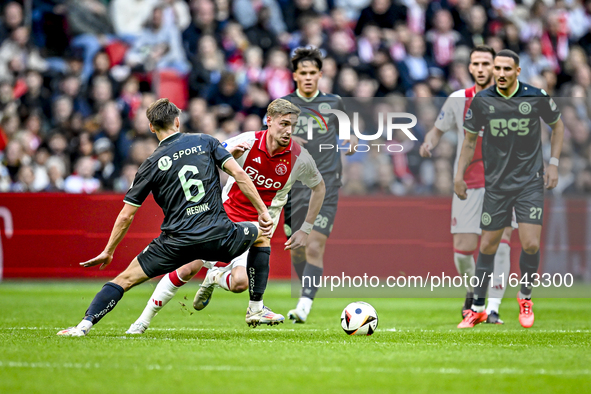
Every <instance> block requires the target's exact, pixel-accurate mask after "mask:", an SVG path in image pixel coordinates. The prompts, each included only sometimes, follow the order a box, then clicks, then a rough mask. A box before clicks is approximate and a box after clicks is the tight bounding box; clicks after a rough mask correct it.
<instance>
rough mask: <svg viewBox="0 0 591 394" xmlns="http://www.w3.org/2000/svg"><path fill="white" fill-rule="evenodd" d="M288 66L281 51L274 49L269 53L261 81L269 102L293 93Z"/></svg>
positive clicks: (286, 59) (287, 60) (287, 61)
mask: <svg viewBox="0 0 591 394" xmlns="http://www.w3.org/2000/svg"><path fill="white" fill-rule="evenodd" d="M288 64H289V59H288V57H287V54H286V53H285V52H283V50H281V49H278V48H276V49H273V50H272V51H271V52H270V53H269V59H268V61H267V66H266V67H265V69H264V72H263V75H264V76H263V79H264V81H265V87H266V89H267V92H269V96H270V98H271V100H275V99H276V98H279V97H283V96H287V95H288V94H290V93H291V92H292V91H293V77H292V71H291V70H290V69H289V68H288Z"/></svg>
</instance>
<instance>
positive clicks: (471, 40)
mask: <svg viewBox="0 0 591 394" xmlns="http://www.w3.org/2000/svg"><path fill="white" fill-rule="evenodd" d="M486 22H487V16H486V10H485V9H484V7H483V6H481V5H480V4H478V5H474V6H472V7H471V8H470V13H469V15H468V19H467V21H466V27H465V28H464V30H463V32H462V35H463V42H464V43H465V44H466V45H467V46H468V47H470V48H472V47H475V46H477V45H484V38H485V37H486V36H488V35H489V34H490V32H489V31H488V30H487V24H486Z"/></svg>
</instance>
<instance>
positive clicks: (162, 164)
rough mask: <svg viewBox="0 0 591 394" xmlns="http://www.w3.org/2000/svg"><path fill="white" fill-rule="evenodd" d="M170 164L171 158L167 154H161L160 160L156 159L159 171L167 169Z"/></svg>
mask: <svg viewBox="0 0 591 394" xmlns="http://www.w3.org/2000/svg"><path fill="white" fill-rule="evenodd" d="M171 166H172V159H171V158H170V157H169V156H162V157H161V158H160V160H158V168H159V169H160V170H161V171H168V170H169V169H170V167H171Z"/></svg>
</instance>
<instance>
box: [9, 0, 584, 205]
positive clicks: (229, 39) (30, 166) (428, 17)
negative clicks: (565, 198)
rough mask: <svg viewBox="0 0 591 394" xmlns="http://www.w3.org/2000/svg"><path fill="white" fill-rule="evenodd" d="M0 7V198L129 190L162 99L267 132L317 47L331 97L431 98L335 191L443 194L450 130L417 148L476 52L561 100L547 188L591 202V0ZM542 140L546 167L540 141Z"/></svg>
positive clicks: (203, 124) (194, 114)
mask: <svg viewBox="0 0 591 394" xmlns="http://www.w3.org/2000/svg"><path fill="white" fill-rule="evenodd" d="M0 4H1V7H2V15H1V21H0V152H1V154H0V191H1V192H9V191H12V192H29V191H31V192H38V191H66V192H70V193H94V192H98V191H116V192H124V191H126V190H127V189H128V188H129V186H130V183H131V181H132V180H133V177H134V175H135V172H136V171H137V169H138V166H139V164H141V163H142V161H143V160H145V159H146V158H147V157H148V156H149V155H150V154H151V153H152V152H153V151H154V149H155V148H156V147H157V145H158V141H157V140H156V138H155V137H154V135H153V134H151V133H150V131H149V128H148V121H147V118H146V116H145V109H146V108H147V106H148V105H149V104H150V103H151V102H153V101H154V100H155V99H156V98H157V97H159V96H167V97H171V96H174V97H178V98H179V99H178V100H176V104H178V105H179V106H180V107H183V109H185V111H184V113H183V122H184V128H183V130H184V131H185V132H202V133H207V134H211V135H214V136H216V137H217V138H218V139H220V140H225V139H227V138H229V137H231V136H233V135H236V134H237V133H240V132H242V131H250V130H260V129H261V128H262V127H264V126H263V121H262V120H263V117H264V114H265V109H266V106H267V105H268V103H269V102H270V101H271V100H273V99H275V98H278V97H281V96H284V95H286V94H288V93H290V92H292V91H293V89H294V84H293V81H292V77H291V70H290V66H289V56H290V53H291V51H293V50H294V49H295V48H296V47H299V46H308V45H311V46H316V47H318V48H320V49H321V50H322V51H323V53H324V54H325V56H326V59H325V61H324V66H323V77H322V79H321V81H320V90H322V91H324V92H328V93H336V94H339V95H341V96H342V97H361V98H372V97H378V98H387V97H392V99H393V100H398V103H399V105H400V106H401V107H405V106H406V105H407V103H406V99H405V98H407V97H413V98H420V99H421V100H430V101H429V103H430V104H428V103H427V101H425V102H426V103H427V104H426V105H424V106H421V113H420V115H419V116H418V117H419V125H418V126H417V127H416V128H415V129H413V132H414V134H415V135H416V136H417V137H418V139H419V141H418V142H416V143H413V142H412V141H410V140H408V139H401V140H400V141H399V142H400V143H401V144H403V145H404V147H405V148H404V151H403V152H402V153H395V154H383V153H381V154H379V153H377V152H373V151H372V152H368V153H360V154H356V155H353V156H350V157H347V158H345V157H343V160H344V176H343V178H344V184H345V185H344V188H343V193H345V194H349V195H366V194H393V195H409V194H440V195H451V193H452V192H453V185H452V179H453V178H452V177H453V175H452V163H453V159H454V156H455V152H456V150H455V144H456V138H455V135H453V133H447V134H446V136H445V137H444V139H443V140H442V142H441V143H440V146H438V148H437V149H436V150H435V152H434V153H435V154H434V157H433V158H432V159H422V158H420V156H419V154H418V149H419V146H420V143H421V140H422V137H423V136H424V134H425V133H426V132H427V131H428V130H429V129H430V128H431V127H432V125H433V123H434V120H435V118H436V116H437V114H438V111H439V108H440V106H441V105H442V104H443V100H442V99H441V98H442V97H446V96H448V95H449V93H451V92H452V91H454V90H457V89H461V88H467V87H470V86H472V85H473V82H472V80H471V77H470V75H469V73H468V70H467V64H468V54H469V51H470V48H471V47H473V46H475V45H479V44H487V45H490V46H492V47H493V48H495V49H496V50H497V51H498V50H501V49H503V48H509V49H512V50H514V51H516V52H517V53H519V54H520V56H521V67H522V72H521V76H520V80H521V81H523V82H527V83H530V84H532V85H534V86H537V87H541V88H544V89H545V90H546V91H547V92H548V93H549V94H550V95H553V96H554V97H563V98H564V99H557V100H556V101H557V103H558V105H559V106H560V107H561V110H562V112H563V120H564V122H565V125H566V135H565V142H564V148H563V154H562V157H561V159H560V176H561V178H560V183H559V186H558V187H557V189H556V190H555V191H554V193H555V194H585V193H589V192H591V143H590V137H589V133H590V127H591V123H590V120H589V115H588V114H589V112H590V111H591V67H590V61H589V59H590V55H591V32H590V26H591V1H589V0H586V1H577V0H568V1H560V0H557V1H554V0H535V1H533V0H517V1H515V0H485V1H475V0H440V1H427V0H394V1H391V0H190V1H184V0H163V1H161V0H110V1H108V0H23V1H2V0H0ZM164 80H168V81H170V80H172V81H173V83H172V84H167V85H165V84H164V83H163V81H164ZM165 86H166V87H165ZM171 89H172V90H171ZM173 90H174V91H173ZM184 92H188V97H185V94H184ZM430 98H432V99H430ZM437 98H439V99H437ZM548 132H549V129H548ZM544 142H545V143H544V146H545V151H546V156H548V157H546V159H548V158H549V135H548V134H546V135H545V136H544Z"/></svg>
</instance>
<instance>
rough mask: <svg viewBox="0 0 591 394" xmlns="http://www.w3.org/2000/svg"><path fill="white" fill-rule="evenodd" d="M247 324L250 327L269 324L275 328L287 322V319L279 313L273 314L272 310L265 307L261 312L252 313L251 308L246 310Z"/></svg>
mask: <svg viewBox="0 0 591 394" xmlns="http://www.w3.org/2000/svg"><path fill="white" fill-rule="evenodd" d="M245 321H246V324H248V325H249V326H250V327H256V326H258V325H260V324H267V325H269V326H274V325H277V324H280V323H283V322H284V321H285V317H283V315H280V314H279V313H275V312H273V311H272V310H271V309H269V308H267V307H266V306H263V309H261V310H260V311H259V312H252V310H251V309H250V307H248V309H247V310H246V319H245Z"/></svg>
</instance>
